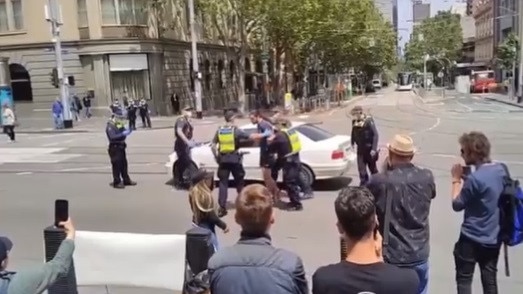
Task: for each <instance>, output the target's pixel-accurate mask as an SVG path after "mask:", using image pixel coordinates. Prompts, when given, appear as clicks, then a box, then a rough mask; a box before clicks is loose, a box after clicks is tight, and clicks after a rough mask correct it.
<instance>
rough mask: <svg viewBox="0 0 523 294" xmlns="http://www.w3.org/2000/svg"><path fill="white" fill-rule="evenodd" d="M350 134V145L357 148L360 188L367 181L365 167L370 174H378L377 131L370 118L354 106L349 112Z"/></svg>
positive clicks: (358, 107)
mask: <svg viewBox="0 0 523 294" xmlns="http://www.w3.org/2000/svg"><path fill="white" fill-rule="evenodd" d="M351 114H352V116H353V120H352V133H351V144H352V146H353V147H354V145H355V144H356V145H357V146H358V150H357V155H358V172H359V174H360V186H363V185H365V184H366V183H367V182H368V181H369V174H368V173H367V167H368V168H369V170H370V172H371V174H375V173H377V172H378V168H377V167H376V161H378V130H377V129H376V125H375V124H374V120H373V119H372V117H371V116H369V115H366V114H364V113H363V108H362V107H361V106H355V107H354V108H353V109H352V112H351Z"/></svg>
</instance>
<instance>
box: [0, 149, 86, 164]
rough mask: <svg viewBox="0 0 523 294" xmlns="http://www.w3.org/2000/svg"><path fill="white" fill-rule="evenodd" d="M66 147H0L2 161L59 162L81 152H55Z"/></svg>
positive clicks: (77, 155) (76, 155)
mask: <svg viewBox="0 0 523 294" xmlns="http://www.w3.org/2000/svg"><path fill="white" fill-rule="evenodd" d="M62 150H65V148H0V164H1V163H59V162H62V161H65V160H69V159H71V158H76V157H80V156H82V155H81V154H54V153H57V152H60V151H62Z"/></svg>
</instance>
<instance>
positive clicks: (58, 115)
mask: <svg viewBox="0 0 523 294" xmlns="http://www.w3.org/2000/svg"><path fill="white" fill-rule="evenodd" d="M51 111H52V112H53V121H54V128H55V129H63V127H64V121H63V113H64V106H63V105H62V102H61V101H60V98H56V100H55V101H54V102H53V106H52V108H51Z"/></svg>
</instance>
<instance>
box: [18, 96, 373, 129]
mask: <svg viewBox="0 0 523 294" xmlns="http://www.w3.org/2000/svg"><path fill="white" fill-rule="evenodd" d="M362 98H364V96H354V97H352V98H351V99H349V100H344V101H342V103H341V105H340V106H338V104H337V103H336V102H331V103H330V107H329V108H325V107H318V108H316V109H314V110H311V111H309V112H302V113H300V112H296V113H295V114H291V115H286V116H288V117H290V118H293V117H294V118H295V119H299V120H302V119H307V118H313V117H318V116H323V115H326V114H328V113H330V112H331V111H332V110H336V109H340V108H344V107H347V106H348V105H350V104H352V103H355V102H357V101H358V100H360V99H362ZM15 112H16V115H17V122H18V125H17V127H16V132H17V133H20V134H61V133H64V134H65V133H88V132H100V131H103V130H104V129H105V126H106V124H107V121H108V120H109V117H110V113H109V111H108V110H107V109H94V110H93V111H92V114H93V116H91V117H90V118H84V117H82V118H81V120H80V121H73V128H72V129H62V130H56V129H54V127H53V118H52V116H51V114H50V111H49V110H47V109H31V108H30V107H28V105H23V106H22V107H18V106H16V107H15ZM265 114H266V115H272V113H271V112H270V111H267V112H266V113H265ZM177 117H178V116H153V117H151V125H152V128H151V129H153V130H162V129H170V128H173V127H174V123H175V120H176V118H177ZM243 119H244V120H245V122H246V121H247V117H245V116H244V117H243ZM243 119H242V121H243ZM222 122H223V116H222V115H221V111H214V112H213V113H204V118H203V119H201V120H200V119H193V125H194V126H205V125H214V124H218V123H222ZM136 127H137V128H138V129H139V130H140V129H142V122H141V119H140V117H138V118H137V120H136Z"/></svg>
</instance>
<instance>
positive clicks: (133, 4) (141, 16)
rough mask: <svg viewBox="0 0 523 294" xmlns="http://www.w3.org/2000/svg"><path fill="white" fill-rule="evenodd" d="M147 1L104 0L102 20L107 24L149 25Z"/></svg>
mask: <svg viewBox="0 0 523 294" xmlns="http://www.w3.org/2000/svg"><path fill="white" fill-rule="evenodd" d="M146 5H147V1H145V0H102V22H103V24H106V25H147V13H146V8H147V7H146Z"/></svg>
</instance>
